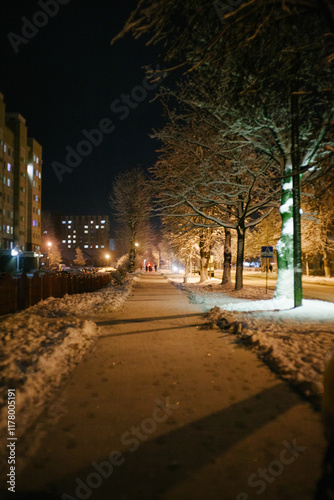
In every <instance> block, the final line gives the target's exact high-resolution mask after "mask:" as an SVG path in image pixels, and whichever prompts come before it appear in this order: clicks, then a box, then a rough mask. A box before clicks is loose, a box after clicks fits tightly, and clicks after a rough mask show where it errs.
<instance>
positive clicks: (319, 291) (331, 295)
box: [215, 271, 334, 302]
mask: <svg viewBox="0 0 334 500" xmlns="http://www.w3.org/2000/svg"><path fill="white" fill-rule="evenodd" d="M215 277H217V278H220V277H221V275H220V273H219V271H218V272H215ZM243 280H244V284H245V285H252V286H259V287H262V288H265V286H266V278H265V275H262V274H261V275H258V274H257V273H247V272H245V273H244V277H243ZM306 280H307V278H304V279H303V293H304V298H305V299H315V300H327V301H328V302H334V282H333V283H331V284H321V283H310V282H307V281H306ZM333 281H334V280H333ZM275 285H276V276H275V277H272V276H271V275H270V274H268V289H269V290H274V289H275Z"/></svg>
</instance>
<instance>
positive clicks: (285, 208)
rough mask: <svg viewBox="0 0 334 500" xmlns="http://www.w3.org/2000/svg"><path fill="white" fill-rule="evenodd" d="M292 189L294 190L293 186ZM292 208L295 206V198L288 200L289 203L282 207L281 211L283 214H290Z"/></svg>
mask: <svg viewBox="0 0 334 500" xmlns="http://www.w3.org/2000/svg"><path fill="white" fill-rule="evenodd" d="M291 188H292V186H291ZM283 189H284V188H283ZM292 206H293V198H292V197H291V198H288V199H287V201H286V202H285V203H284V205H281V206H280V208H279V211H280V213H281V214H284V213H287V212H290V210H291V207H292Z"/></svg>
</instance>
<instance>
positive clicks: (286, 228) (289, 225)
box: [282, 217, 293, 236]
mask: <svg viewBox="0 0 334 500" xmlns="http://www.w3.org/2000/svg"><path fill="white" fill-rule="evenodd" d="M282 235H287V236H292V235H293V219H292V217H291V219H289V220H288V221H285V224H283V227H282Z"/></svg>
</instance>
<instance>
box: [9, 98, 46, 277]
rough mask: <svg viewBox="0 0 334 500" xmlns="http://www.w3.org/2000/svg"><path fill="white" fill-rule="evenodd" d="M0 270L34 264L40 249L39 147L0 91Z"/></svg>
mask: <svg viewBox="0 0 334 500" xmlns="http://www.w3.org/2000/svg"><path fill="white" fill-rule="evenodd" d="M0 184H1V188H0V271H10V270H13V269H23V270H29V269H31V268H34V267H37V266H38V261H39V256H40V251H41V196H42V147H41V145H40V144H39V143H38V142H37V141H36V140H35V139H32V138H28V130H27V126H26V120H25V119H24V118H23V116H22V115H21V114H20V113H6V105H5V102H4V96H3V95H2V94H1V93H0Z"/></svg>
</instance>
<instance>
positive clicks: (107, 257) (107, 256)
mask: <svg viewBox="0 0 334 500" xmlns="http://www.w3.org/2000/svg"><path fill="white" fill-rule="evenodd" d="M109 257H110V255H109V254H108V253H107V255H106V259H107V267H108V262H109Z"/></svg>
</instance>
